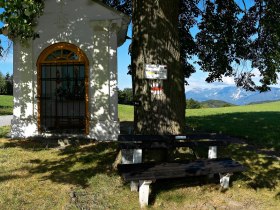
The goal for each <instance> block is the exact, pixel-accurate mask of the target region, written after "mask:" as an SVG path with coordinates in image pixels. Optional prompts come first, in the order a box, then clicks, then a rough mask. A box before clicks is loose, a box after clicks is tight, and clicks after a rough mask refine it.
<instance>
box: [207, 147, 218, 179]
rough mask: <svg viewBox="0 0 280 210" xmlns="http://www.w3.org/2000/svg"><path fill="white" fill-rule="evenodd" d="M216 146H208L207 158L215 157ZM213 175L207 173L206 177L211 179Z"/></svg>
mask: <svg viewBox="0 0 280 210" xmlns="http://www.w3.org/2000/svg"><path fill="white" fill-rule="evenodd" d="M217 156H218V155H217V147H216V146H210V147H209V150H208V159H215V158H217ZM213 177H214V174H209V175H208V178H209V179H212V178H213Z"/></svg>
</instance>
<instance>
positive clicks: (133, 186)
mask: <svg viewBox="0 0 280 210" xmlns="http://www.w3.org/2000/svg"><path fill="white" fill-rule="evenodd" d="M132 162H133V163H142V149H135V150H133V160H132ZM138 188H139V182H136V181H132V182H130V190H131V191H138Z"/></svg>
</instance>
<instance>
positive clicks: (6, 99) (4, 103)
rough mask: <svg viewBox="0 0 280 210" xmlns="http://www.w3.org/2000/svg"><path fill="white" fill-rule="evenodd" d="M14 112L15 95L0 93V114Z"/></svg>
mask: <svg viewBox="0 0 280 210" xmlns="http://www.w3.org/2000/svg"><path fill="white" fill-rule="evenodd" d="M11 114H13V96H6V95H0V115H11Z"/></svg>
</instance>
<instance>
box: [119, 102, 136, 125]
mask: <svg viewBox="0 0 280 210" xmlns="http://www.w3.org/2000/svg"><path fill="white" fill-rule="evenodd" d="M133 115H134V108H133V106H130V105H122V104H119V119H120V121H122V122H124V121H133Z"/></svg>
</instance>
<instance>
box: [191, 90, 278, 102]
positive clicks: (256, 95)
mask: <svg viewBox="0 0 280 210" xmlns="http://www.w3.org/2000/svg"><path fill="white" fill-rule="evenodd" d="M186 98H187V99H190V98H192V99H194V100H196V101H199V102H201V101H207V100H221V101H226V102H228V103H231V104H236V105H245V104H250V103H257V102H263V101H276V100H280V88H271V91H268V92H263V93H260V92H257V91H256V92H252V91H246V90H244V89H241V88H237V87H235V86H226V87H217V88H193V89H191V90H187V91H186Z"/></svg>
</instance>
